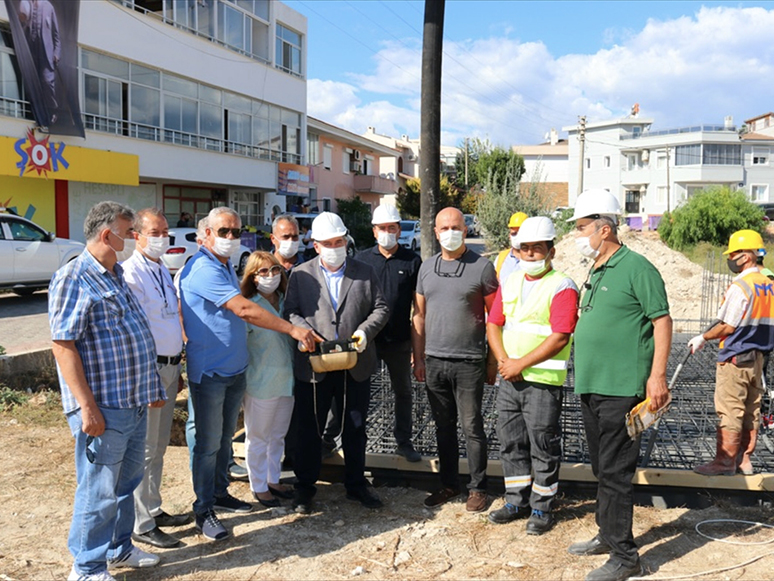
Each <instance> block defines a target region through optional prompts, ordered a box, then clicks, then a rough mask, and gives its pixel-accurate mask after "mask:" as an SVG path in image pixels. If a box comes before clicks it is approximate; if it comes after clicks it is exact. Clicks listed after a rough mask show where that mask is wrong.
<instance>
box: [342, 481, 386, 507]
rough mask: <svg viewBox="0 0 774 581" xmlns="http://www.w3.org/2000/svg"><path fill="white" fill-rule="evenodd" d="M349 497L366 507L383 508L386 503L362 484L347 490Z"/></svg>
mask: <svg viewBox="0 0 774 581" xmlns="http://www.w3.org/2000/svg"><path fill="white" fill-rule="evenodd" d="M347 498H348V499H349V500H357V501H358V502H359V503H360V504H362V505H363V506H364V507H366V508H382V507H383V506H384V503H382V501H381V499H380V498H379V497H378V496H376V494H374V493H373V492H371V490H370V489H369V488H368V487H367V486H361V487H360V488H355V489H353V490H351V491H350V490H348V491H347Z"/></svg>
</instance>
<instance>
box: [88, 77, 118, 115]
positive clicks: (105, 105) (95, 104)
mask: <svg viewBox="0 0 774 581" xmlns="http://www.w3.org/2000/svg"><path fill="white" fill-rule="evenodd" d="M83 85H84V87H83V92H84V97H85V104H84V110H85V112H86V113H89V114H91V115H97V116H99V117H108V118H110V119H121V117H122V114H123V107H122V102H123V99H122V95H121V91H122V87H121V83H120V82H119V81H113V80H111V79H103V78H102V77H96V76H94V75H89V74H84V75H83Z"/></svg>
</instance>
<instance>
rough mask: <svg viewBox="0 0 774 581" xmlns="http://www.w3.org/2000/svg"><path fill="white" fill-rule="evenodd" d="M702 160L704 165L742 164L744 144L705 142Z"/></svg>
mask: <svg viewBox="0 0 774 581" xmlns="http://www.w3.org/2000/svg"><path fill="white" fill-rule="evenodd" d="M701 162H702V164H704V165H742V146H741V145H736V144H725V143H705V144H704V146H703V148H702V157H701Z"/></svg>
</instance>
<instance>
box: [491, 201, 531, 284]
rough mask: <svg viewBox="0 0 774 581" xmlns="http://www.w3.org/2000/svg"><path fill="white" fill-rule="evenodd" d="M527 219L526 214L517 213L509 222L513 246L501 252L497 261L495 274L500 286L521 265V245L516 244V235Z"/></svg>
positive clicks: (509, 236) (509, 235)
mask: <svg viewBox="0 0 774 581" xmlns="http://www.w3.org/2000/svg"><path fill="white" fill-rule="evenodd" d="M526 219H527V215H526V214H525V213H524V212H516V213H515V214H511V219H510V220H508V231H509V234H508V238H509V240H510V243H511V244H510V246H509V247H508V248H506V249H505V250H501V251H500V253H499V254H498V255H497V258H496V259H495V272H496V273H497V280H499V281H500V284H502V283H504V282H505V280H506V279H507V278H508V275H509V274H511V273H512V272H513V271H514V270H516V267H517V266H518V264H519V245H518V243H517V242H516V235H517V234H518V233H519V228H521V225H522V224H523V223H524V220H526Z"/></svg>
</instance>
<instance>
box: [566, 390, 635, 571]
mask: <svg viewBox="0 0 774 581" xmlns="http://www.w3.org/2000/svg"><path fill="white" fill-rule="evenodd" d="M641 401H642V398H640V397H614V396H606V395H598V394H595V393H584V394H582V395H581V411H582V412H583V424H584V426H585V428H586V441H587V443H588V445H589V456H590V458H591V469H592V471H593V472H594V476H596V477H597V480H598V481H599V484H598V485H597V507H596V514H595V516H596V521H597V526H598V527H599V536H600V538H601V539H602V540H603V541H605V543H607V544H608V545H609V546H610V548H611V549H612V551H611V555H610V556H611V558H613V559H615V560H616V561H620V562H622V563H625V564H626V565H628V566H633V565H634V564H635V563H636V562H637V559H638V558H639V556H638V554H637V545H635V544H634V535H633V533H632V521H633V519H634V485H633V484H632V478H633V477H634V472H635V470H636V469H637V457H638V456H639V453H640V438H639V436H638V437H637V439H636V440H632V439H631V438H630V437H629V434H628V433H627V432H626V422H625V421H624V418H625V417H626V413H627V412H628V411H629V410H631V409H632V408H633V407H634V406H635V405H637V404H638V403H640V402H641Z"/></svg>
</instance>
